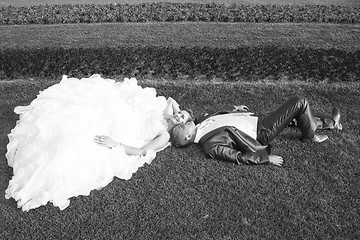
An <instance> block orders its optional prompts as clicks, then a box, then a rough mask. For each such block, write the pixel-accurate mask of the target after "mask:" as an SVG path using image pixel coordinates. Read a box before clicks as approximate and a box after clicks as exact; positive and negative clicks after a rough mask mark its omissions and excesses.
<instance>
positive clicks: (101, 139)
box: [94, 130, 170, 155]
mask: <svg viewBox="0 0 360 240" xmlns="http://www.w3.org/2000/svg"><path fill="white" fill-rule="evenodd" d="M169 139H170V134H169V133H168V132H167V131H166V130H163V131H161V132H160V133H159V134H158V135H157V136H156V137H155V138H154V139H153V140H152V141H150V142H149V143H148V144H146V145H145V146H144V147H142V148H134V147H131V146H127V145H125V144H122V143H119V142H117V141H115V140H113V139H112V138H110V137H108V136H103V135H102V136H95V138H94V141H95V142H96V143H97V144H100V145H102V146H105V147H108V148H113V147H116V146H120V145H121V146H122V147H123V148H124V150H125V153H126V154H127V155H145V154H146V151H147V150H154V151H157V150H159V149H161V148H163V147H165V146H166V144H167V143H168V142H169Z"/></svg>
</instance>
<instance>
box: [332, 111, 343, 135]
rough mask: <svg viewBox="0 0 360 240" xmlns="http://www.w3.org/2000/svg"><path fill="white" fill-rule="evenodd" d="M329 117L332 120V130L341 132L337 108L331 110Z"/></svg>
mask: <svg viewBox="0 0 360 240" xmlns="http://www.w3.org/2000/svg"><path fill="white" fill-rule="evenodd" d="M331 117H332V119H333V120H334V128H333V129H337V130H342V124H341V123H340V110H339V109H338V108H337V107H334V108H333V110H332V114H331Z"/></svg>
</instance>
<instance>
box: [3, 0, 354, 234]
mask: <svg viewBox="0 0 360 240" xmlns="http://www.w3.org/2000/svg"><path fill="white" fill-rule="evenodd" d="M48 2H49V1H46V2H44V1H43V2H41V1H37V2H35V1H32V2H31V3H32V4H34V3H48ZM80 2H81V0H79V1H77V3H80ZM89 2H90V1H89V0H88V1H86V3H89ZM103 2H104V1H96V3H103ZM111 2H115V0H113V1H111ZM134 2H135V1H134ZM221 2H226V1H225V0H223V1H221ZM252 2H254V1H252ZM258 2H264V3H268V2H269V1H268V0H258V1H256V3H258ZM275 2H276V3H280V2H281V1H280V0H276V1H273V3H275ZM282 2H284V1H282ZM293 2H294V1H291V3H293ZM304 2H305V1H297V3H299V4H301V3H304ZM306 2H307V3H309V2H311V3H317V4H318V3H323V4H330V3H336V4H339V3H341V4H350V3H351V1H339V0H334V1H319V0H318V1H310V0H309V1H306ZM325 2H326V3H325ZM8 3H10V1H0V5H3V4H8ZM11 3H13V4H27V3H28V2H27V1H20V0H19V1H11ZM57 3H58V4H60V3H61V1H57ZM67 3H69V1H67ZM84 3H85V2H84ZM352 4H358V1H356V0H354V1H352ZM199 26H201V27H199ZM0 29H1V33H2V34H1V35H0V44H2V45H0V46H1V49H4V48H41V47H43V46H47V47H51V46H59V45H60V46H63V47H66V48H76V47H79V46H87V47H95V46H98V45H110V46H114V47H116V46H120V45H126V44H130V45H131V44H134V45H147V44H150V45H151V44H161V43H162V42H163V43H164V44H169V45H173V46H184V45H190V46H192V45H196V44H204V45H205V46H216V47H224V48H228V47H233V46H234V42H235V45H236V44H244V45H247V46H252V45H254V46H255V45H262V44H263V45H271V44H276V45H280V46H285V47H286V46H296V45H300V46H306V47H309V48H338V49H345V50H347V51H352V50H354V49H359V41H358V39H359V26H358V25H354V26H353V25H352V26H349V25H327V24H326V25H325V24H324V25H322V24H316V25H314V24H268V25H267V24H215V23H214V24H203V25H200V24H193V25H192V24H184V23H183V24H160V23H158V24H123V25H117V24H103V25H100V24H98V25H96V24H95V25H80V26H79V25H71V26H70V25H65V26H61V25H56V26H51V27H49V26H11V27H1V28H0ZM131 29H136V31H131ZM189 29H190V30H191V31H189ZM36 31H38V33H37V32H36ZM119 32H120V33H123V35H120V36H119ZM181 32H185V33H186V36H188V37H183V36H182V35H181V34H179V33H181ZM209 32H212V34H208V33H209ZM265 33H266V34H265ZM142 34H144V35H142ZM104 36H105V37H104ZM141 36H146V38H141ZM159 36H161V37H159ZM174 36H179V37H178V38H174ZM220 36H222V37H220ZM258 36H260V37H258ZM279 36H281V37H279ZM161 39H165V40H161ZM196 46H197V45H196ZM200 78H201V76H199V79H200ZM59 79H60V76H59ZM59 79H57V80H55V81H54V80H52V81H48V80H45V79H37V78H35V79H11V80H10V79H9V80H5V81H1V82H0V143H1V144H0V192H2V193H4V191H5V189H6V188H7V185H8V181H9V179H10V178H11V177H12V168H10V167H8V165H7V162H6V158H5V152H6V144H7V142H8V139H7V134H8V133H9V132H10V130H11V129H12V128H13V127H14V126H15V124H16V120H17V116H16V115H15V114H14V113H13V107H14V106H17V105H23V104H28V103H29V102H30V101H31V100H32V99H34V98H35V97H36V94H37V93H38V91H40V90H42V89H45V88H46V87H48V86H49V85H51V84H54V83H56V82H57V81H58V80H59ZM140 84H142V85H143V86H153V87H156V89H157V90H158V93H159V94H161V95H165V96H172V97H174V98H175V99H177V100H178V101H179V102H180V103H181V105H182V106H184V107H191V108H192V109H193V110H194V111H195V112H198V113H200V112H206V111H207V112H210V111H214V110H218V109H222V108H227V107H231V106H232V105H234V104H246V105H248V106H249V107H250V109H251V110H252V111H255V112H264V111H270V110H273V109H275V107H276V106H278V105H279V104H281V103H282V102H283V101H284V100H285V99H286V98H287V97H288V96H290V95H294V94H299V95H303V96H305V97H307V98H308V99H309V101H310V104H311V106H312V108H313V110H314V111H315V112H330V111H331V108H332V106H334V105H335V106H338V107H340V109H341V110H342V122H343V126H344V130H343V131H342V132H336V131H329V132H326V134H328V135H329V137H330V140H329V141H326V142H324V143H323V144H311V143H309V142H300V141H297V138H298V137H299V132H298V131H296V130H294V129H287V130H286V131H285V132H284V133H283V134H281V136H280V137H279V138H278V139H276V140H275V141H274V143H273V145H274V148H273V153H274V154H278V155H281V156H283V157H284V159H285V164H284V166H283V167H274V166H235V165H232V164H228V163H223V162H220V161H216V160H209V159H206V158H205V157H204V156H203V155H202V153H201V151H200V149H199V147H198V146H195V145H194V146H191V147H189V148H187V149H176V148H172V147H170V148H167V149H165V150H164V151H162V152H160V153H159V154H158V156H157V158H156V159H155V160H154V161H153V163H152V164H151V165H146V166H144V167H142V168H141V169H139V171H137V172H136V173H135V174H134V176H133V177H132V178H131V179H130V180H129V181H124V180H120V179H114V180H113V181H112V182H111V183H110V184H109V185H108V186H106V187H104V188H103V189H101V190H94V191H92V192H91V194H90V196H79V197H75V198H72V199H71V204H70V206H69V207H68V208H67V209H65V210H64V211H59V210H58V209H57V208H55V207H53V206H52V205H51V204H47V205H46V206H42V207H40V208H38V209H36V210H32V211H30V212H28V213H24V212H21V211H20V210H19V209H17V208H16V203H15V201H14V200H5V198H4V197H0V216H1V217H0V238H1V239H217V240H218V239H224V240H225V239H227V240H229V239H359V238H360V231H359V226H360V220H359V219H360V218H359V216H360V212H359V199H360V192H359V187H358V183H359V180H360V179H359V172H360V171H359V170H360V169H359V159H358V157H359V156H360V148H359V146H360V110H359V108H358V105H357V104H358V103H359V102H360V94H359V92H360V85H359V83H348V84H339V83H336V84H326V83H318V84H313V83H311V82H297V81H296V80H292V81H291V82H281V81H276V83H275V82H272V81H269V80H266V79H259V81H258V82H252V83H248V82H236V83H229V82H227V83H224V82H221V81H219V82H218V81H216V79H214V80H213V82H211V84H210V83H209V82H204V81H201V80H196V79H195V80H192V81H170V80H166V79H161V80H145V79H141V80H140Z"/></svg>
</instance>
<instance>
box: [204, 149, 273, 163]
mask: <svg viewBox="0 0 360 240" xmlns="http://www.w3.org/2000/svg"><path fill="white" fill-rule="evenodd" d="M205 154H206V155H207V156H208V157H210V158H214V159H218V160H221V161H226V162H232V163H235V164H245V165H261V164H268V163H269V155H268V153H267V152H266V150H260V151H258V152H255V153H252V152H249V153H242V152H241V151H239V150H236V149H233V148H230V147H228V146H223V145H219V144H215V145H213V146H212V148H211V149H209V151H208V152H205Z"/></svg>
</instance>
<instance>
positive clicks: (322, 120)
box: [289, 107, 342, 130]
mask: <svg viewBox="0 0 360 240" xmlns="http://www.w3.org/2000/svg"><path fill="white" fill-rule="evenodd" d="M339 120H340V111H339V109H338V108H335V107H334V108H333V112H332V115H331V116H330V115H327V114H318V113H314V121H315V123H316V126H317V129H318V130H331V129H337V130H342V124H341V123H340V122H339ZM289 126H290V127H297V122H296V120H295V119H293V121H291V122H290V124H289Z"/></svg>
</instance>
